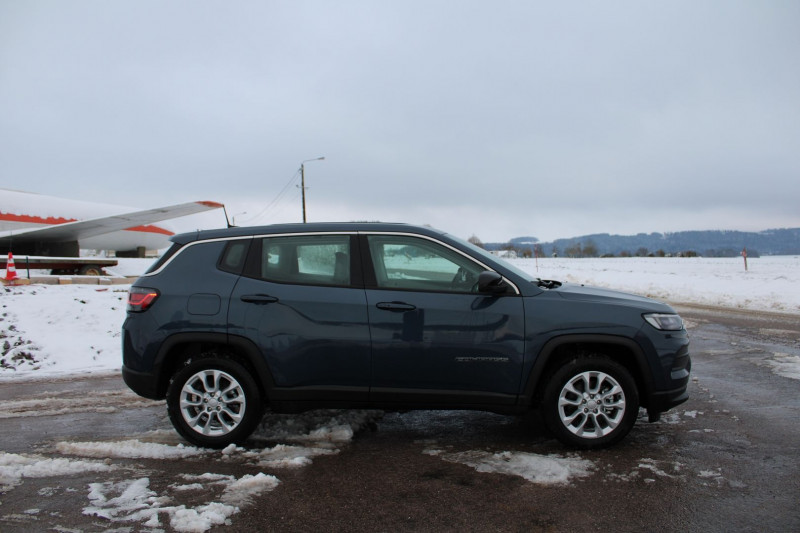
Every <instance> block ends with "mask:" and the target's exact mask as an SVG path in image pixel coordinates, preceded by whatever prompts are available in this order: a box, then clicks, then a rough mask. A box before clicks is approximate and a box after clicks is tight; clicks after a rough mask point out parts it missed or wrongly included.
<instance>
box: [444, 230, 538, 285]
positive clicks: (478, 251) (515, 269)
mask: <svg viewBox="0 0 800 533" xmlns="http://www.w3.org/2000/svg"><path fill="white" fill-rule="evenodd" d="M448 237H450V238H451V239H453V240H456V241H458V242H459V243H461V244H463V245H464V246H466V247H468V248H469V249H470V250H472V251H473V252H474V253H475V255H477V256H479V257H481V258H485V259H488V260H490V261H494V262H495V263H500V264H501V265H503V268H506V269H507V270H510V271H511V272H513V273H514V274H516V275H517V276H519V277H521V278H522V279H525V280H528V281H532V282H538V281H539V278H537V277H534V276H532V275H531V274H530V273H528V272H525V271H524V270H522V269H521V268H519V267H516V266H514V265H512V264H511V263H509V262H508V261H506V260H505V259H502V258H500V257H498V256H496V255H494V254H491V253H489V252H487V251H486V250H484V249H483V248H481V247H480V246H475V245H474V244H472V243H471V242H469V241H465V240H463V239H459V238H458V237H455V236H453V235H448Z"/></svg>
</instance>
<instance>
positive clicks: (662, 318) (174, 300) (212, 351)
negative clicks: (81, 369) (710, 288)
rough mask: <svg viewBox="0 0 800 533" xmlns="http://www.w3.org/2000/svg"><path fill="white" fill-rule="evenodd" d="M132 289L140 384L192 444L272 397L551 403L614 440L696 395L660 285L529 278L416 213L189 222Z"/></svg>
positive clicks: (573, 441)
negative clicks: (640, 420) (653, 291)
mask: <svg viewBox="0 0 800 533" xmlns="http://www.w3.org/2000/svg"><path fill="white" fill-rule="evenodd" d="M172 241H173V243H174V244H173V246H172V247H171V248H170V249H169V250H168V252H167V253H166V254H165V255H164V256H163V257H161V258H160V259H159V260H158V261H157V262H156V263H155V264H154V265H153V266H152V267H151V268H150V270H149V271H148V272H147V273H146V274H145V275H144V276H142V277H141V278H139V279H138V280H137V281H136V282H135V283H134V284H133V286H132V287H131V290H130V295H129V301H128V315H127V319H126V320H125V324H124V325H123V368H122V373H123V377H124V379H125V382H126V383H127V384H128V386H129V387H130V388H131V389H132V390H133V391H135V392H136V393H138V394H140V395H142V396H144V397H147V398H153V399H163V398H166V400H167V409H168V412H169V416H170V419H171V420H172V423H173V425H174V426H175V428H176V429H177V431H178V432H179V433H180V434H181V435H182V436H183V437H184V438H186V439H187V440H188V441H190V442H192V443H194V444H197V445H200V446H209V447H224V446H226V445H228V444H230V443H240V442H242V441H244V440H245V439H246V438H247V437H248V436H249V435H250V434H251V433H252V431H253V430H254V428H255V427H256V425H257V424H258V423H259V422H260V419H261V417H262V415H263V413H264V409H265V408H267V407H269V408H270V409H271V410H272V411H274V412H301V411H304V410H308V409H314V408H320V407H326V408H379V409H384V410H394V409H480V410H488V411H493V412H498V413H508V414H520V413H524V412H526V411H529V410H530V409H534V408H536V409H540V410H542V414H543V418H544V420H545V422H546V424H547V426H548V427H549V428H550V430H551V431H552V432H553V433H554V435H555V436H556V437H557V438H558V439H559V440H561V441H562V442H563V443H565V444H567V445H570V446H575V447H582V448H596V447H601V446H606V445H610V444H613V443H615V442H617V441H619V440H620V439H621V438H623V437H624V436H625V435H626V434H627V433H628V431H629V430H630V429H631V427H632V426H633V424H634V422H635V421H636V418H637V414H638V411H639V407H640V406H641V407H644V408H646V409H647V411H648V412H649V416H650V420H651V421H654V420H657V419H658V417H659V415H660V413H661V412H663V411H666V410H668V409H670V408H671V407H673V406H675V405H678V404H680V403H681V402H683V401H685V400H686V399H687V384H688V380H689V370H690V367H691V361H690V357H689V351H688V344H689V341H688V338H687V334H686V330H685V329H684V327H683V322H682V320H681V319H680V317H679V316H678V315H677V314H676V313H675V311H674V310H673V309H672V308H671V307H669V306H668V305H666V304H663V303H659V302H656V301H653V300H650V299H647V298H642V297H638V296H632V295H628V294H622V293H618V292H614V291H609V290H602V289H596V288H588V287H583V286H574V285H572V286H571V285H562V284H561V283H559V282H555V281H546V280H541V279H538V278H534V277H531V276H530V275H529V274H527V273H525V272H522V271H520V270H518V269H516V268H515V267H513V266H512V265H509V264H507V263H505V262H503V261H502V260H499V259H498V258H497V257H495V256H493V255H491V254H489V253H488V252H486V251H485V250H482V249H480V248H477V247H475V246H473V245H471V244H469V243H467V242H464V241H462V240H459V239H456V238H454V237H452V236H450V235H447V234H444V233H442V232H439V231H436V230H433V229H430V228H426V227H417V226H410V225H404V224H382V223H363V224H362V223H335V224H334V223H329V224H301V225H294V224H291V225H278V226H265V227H252V228H228V229H221V230H210V231H200V232H194V233H186V234H183V235H178V236H175V237H173V238H172Z"/></svg>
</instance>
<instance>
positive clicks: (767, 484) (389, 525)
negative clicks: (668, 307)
mask: <svg viewBox="0 0 800 533" xmlns="http://www.w3.org/2000/svg"><path fill="white" fill-rule="evenodd" d="M676 307H677V308H678V310H679V312H680V313H681V315H682V316H683V317H684V318H685V319H686V320H687V323H688V325H689V331H690V335H691V340H692V357H693V365H694V366H693V373H692V374H693V381H692V384H691V389H690V394H691V398H690V400H689V401H688V402H687V403H686V404H684V405H682V406H680V407H679V408H677V409H675V410H674V411H671V412H670V413H667V414H666V415H665V416H664V418H663V419H662V420H661V421H660V422H658V423H655V424H648V423H647V422H646V420H645V419H641V418H640V420H639V422H638V423H637V425H636V426H635V427H634V429H633V431H632V433H631V434H630V435H629V437H628V438H627V439H626V440H625V441H623V442H622V443H621V444H620V445H618V446H616V447H614V448H612V449H609V450H602V451H594V452H580V453H574V452H570V451H569V450H566V449H564V448H563V447H562V446H560V445H559V444H558V443H557V442H556V441H555V440H553V439H552V438H551V437H550V436H549V435H548V434H547V433H546V432H545V431H544V430H543V429H542V427H541V425H540V424H538V423H537V420H536V417H535V416H530V417H528V418H526V419H520V418H515V417H504V416H499V415H493V414H488V413H478V412H452V411H449V412H427V411H425V412H414V413H403V414H398V413H390V414H386V415H384V417H383V418H382V419H380V420H379V421H378V423H377V425H376V426H375V427H374V428H373V429H372V430H366V431H363V432H361V433H359V434H357V435H356V436H355V437H354V438H353V440H352V441H351V442H350V443H349V444H345V445H342V446H339V452H338V453H336V454H332V455H324V456H318V457H314V458H313V463H311V464H310V465H307V466H304V467H302V468H291V469H289V468H280V467H278V468H266V469H265V468H264V467H263V466H258V465H257V464H254V463H253V461H250V460H246V459H245V458H244V456H243V455H240V456H237V457H234V458H233V459H230V458H228V459H223V458H222V456H221V455H214V456H201V457H190V458H183V459H144V458H141V457H139V458H131V459H124V458H119V457H117V456H114V457H111V458H108V459H105V463H106V464H108V465H109V466H114V467H119V469H115V470H111V471H109V472H78V473H73V474H63V473H54V474H53V475H47V474H46V473H44V474H42V473H41V472H39V473H33V472H29V473H28V474H29V475H24V474H23V475H22V477H21V478H20V479H17V480H16V481H14V482H10V481H9V480H8V479H6V480H5V481H4V479H3V477H2V474H1V473H2V472H3V465H4V461H5V462H6V463H8V461H9V457H10V454H16V455H15V457H20V456H22V457H36V458H38V459H39V460H40V461H42V460H43V461H45V462H44V463H42V462H40V463H39V464H40V465H42V464H44V465H45V466H46V465H47V463H46V460H47V459H53V460H54V461H59V460H64V459H65V458H67V459H69V458H70V457H69V454H66V455H65V454H64V453H60V452H59V451H58V450H56V448H55V444H56V443H59V442H62V443H63V442H85V441H91V442H107V441H120V440H126V439H137V440H148V441H152V442H160V443H164V444H170V445H172V446H175V445H177V444H178V443H179V440H178V439H177V437H176V436H175V435H174V433H173V432H172V431H171V426H170V425H169V422H168V420H167V419H166V416H165V409H164V406H163V404H162V403H160V402H150V401H146V400H143V399H140V398H138V397H136V396H134V395H132V394H131V393H129V392H127V391H126V389H125V388H124V385H123V384H122V383H121V381H120V379H119V378H118V377H105V378H88V379H69V380H57V381H41V382H27V383H17V384H13V383H0V424H1V425H2V432H0V452H5V453H4V454H3V453H0V487H5V488H4V489H3V490H2V491H1V492H0V531H3V532H8V531H45V530H53V531H71V532H72V531H86V532H93V531H107V530H115V531H116V530H121V531H156V530H158V529H159V528H160V529H161V530H163V531H173V530H174V529H172V528H171V527H170V526H169V525H164V521H162V523H161V525H159V526H158V528H153V527H150V526H148V525H147V524H145V522H144V521H141V520H140V521H137V520H135V519H131V518H130V517H131V516H133V515H130V514H129V515H128V518H129V519H126V520H125V521H122V522H120V521H116V522H114V521H111V520H110V519H107V518H103V517H100V516H97V515H92V514H86V513H85V511H86V509H87V507H88V506H89V499H88V498H89V496H88V495H89V490H90V489H89V485H90V484H91V483H98V482H110V481H119V480H120V479H124V478H140V477H142V476H146V477H147V478H148V480H149V487H150V488H151V489H152V490H153V491H154V492H156V493H158V494H167V493H169V494H170V497H171V498H172V499H173V500H175V501H173V502H172V504H173V505H177V504H182V505H186V506H187V507H189V508H192V506H193V505H197V502H195V501H194V500H193V498H194V499H197V498H199V496H198V495H197V494H195V493H188V494H187V495H186V496H182V495H181V494H178V493H176V491H175V490H174V487H175V486H176V484H177V483H178V479H179V478H181V476H185V475H186V474H197V475H201V474H203V473H206V472H214V473H217V474H220V475H231V476H235V477H237V478H241V477H242V476H243V475H246V474H250V475H255V474H257V473H259V472H265V473H267V474H272V475H275V476H276V477H278V478H279V479H280V481H281V483H280V485H279V486H278V487H277V488H275V489H274V490H272V491H270V492H266V493H263V494H261V495H259V496H258V497H257V498H255V499H253V500H252V501H250V502H249V503H248V504H247V505H242V506H240V512H238V513H236V514H234V515H232V516H230V518H229V523H228V524H227V525H223V526H216V527H214V528H212V529H210V531H543V532H557V531H668V532H672V531H676V532H677V531H702V532H704V533H709V532H723V531H724V532H728V531H753V532H755V531H759V532H761V531H780V532H783V531H786V532H790V531H791V532H794V531H800V505H798V504H799V503H800V481H798V474H800V424H798V420H800V379H798V378H800V376H797V377H795V378H790V377H786V376H784V375H781V373H780V372H782V371H786V370H791V366H790V365H786V364H785V363H786V362H788V361H791V358H792V357H800V317H798V316H795V315H779V314H768V313H752V312H741V311H732V310H724V309H711V308H704V307H696V306H676ZM794 368H795V370H794V371H795V372H797V366H796V365H795V367H794ZM276 443H277V442H271V443H256V442H254V443H253V445H252V448H253V450H255V451H257V450H258V448H259V447H264V446H274V445H275V444H276ZM432 449H436V450H438V451H439V452H440V453H431V452H430V450H432ZM475 451H479V452H491V453H500V452H505V451H510V452H515V453H525V454H531V455H534V456H537V457H538V456H541V457H550V456H553V457H557V458H574V459H584V460H587V461H589V462H590V463H591V465H592V468H591V471H590V473H589V474H588V475H586V476H585V477H576V478H573V479H571V480H570V482H569V483H568V484H565V485H552V484H541V483H534V482H530V481H527V480H526V479H523V478H522V477H519V476H515V475H507V474H501V473H485V472H478V471H476V469H475V468H473V467H471V466H468V465H467V464H463V462H453V461H449V460H446V458H447V457H454V456H458V455H459V454H461V453H462V452H475ZM56 464H57V463H53V465H56ZM55 471H56V470H55V469H54V472H55ZM12 481H13V480H12ZM170 491H171V492H170ZM200 499H202V498H200ZM198 501H199V500H198ZM117 528H119V529H117Z"/></svg>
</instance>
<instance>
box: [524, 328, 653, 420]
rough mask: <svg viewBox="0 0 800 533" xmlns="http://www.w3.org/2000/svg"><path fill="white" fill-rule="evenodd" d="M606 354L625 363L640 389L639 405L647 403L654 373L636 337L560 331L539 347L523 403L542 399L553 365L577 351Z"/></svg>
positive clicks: (578, 353)
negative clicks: (566, 333) (570, 333)
mask: <svg viewBox="0 0 800 533" xmlns="http://www.w3.org/2000/svg"><path fill="white" fill-rule="evenodd" d="M588 354H596V355H602V356H605V357H608V358H609V359H611V360H613V361H616V362H617V363H619V364H621V365H622V366H624V367H625V368H626V369H627V370H628V371H629V372H630V373H631V375H632V376H633V379H634V380H635V382H636V387H637V388H638V389H639V398H640V402H641V405H642V406H643V407H647V404H648V398H649V397H650V395H651V394H652V391H653V390H654V384H653V376H652V374H651V372H650V367H649V364H648V360H647V355H646V354H645V352H644V350H643V349H642V347H641V346H640V345H639V343H637V342H636V341H635V340H633V339H631V338H628V337H622V336H617V335H599V334H573V335H561V336H558V337H554V338H552V339H550V340H549V341H547V342H546V343H545V345H544V346H543V347H542V349H541V350H540V351H539V354H538V356H537V357H536V360H535V361H534V363H533V368H532V370H531V372H530V374H529V375H528V381H527V383H526V385H525V388H524V390H523V403H524V404H527V405H529V406H531V407H535V406H537V405H538V404H539V403H540V402H541V396H542V393H543V392H544V388H545V386H546V383H547V379H548V377H549V376H551V375H552V374H553V373H554V372H555V371H556V369H558V368H559V367H561V366H563V365H564V364H565V363H566V362H568V361H570V360H572V359H574V358H575V357H577V356H580V355H588Z"/></svg>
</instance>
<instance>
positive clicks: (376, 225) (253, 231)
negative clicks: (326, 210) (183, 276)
mask: <svg viewBox="0 0 800 533" xmlns="http://www.w3.org/2000/svg"><path fill="white" fill-rule="evenodd" d="M355 231H367V232H411V233H419V234H422V235H429V236H437V237H441V236H443V235H445V233H444V232H442V231H439V230H437V229H434V228H431V227H429V226H417V225H413V224H404V223H396V222H309V223H294V224H271V225H268V226H243V227H241V226H234V227H230V228H221V229H210V230H198V231H192V232H187V233H181V234H178V235H174V236H173V237H171V238H170V240H171V241H172V242H175V243H178V244H187V243H189V242H192V241H200V240H213V239H230V238H235V237H246V236H250V235H274V234H280V233H294V234H296V233H317V232H355Z"/></svg>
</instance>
